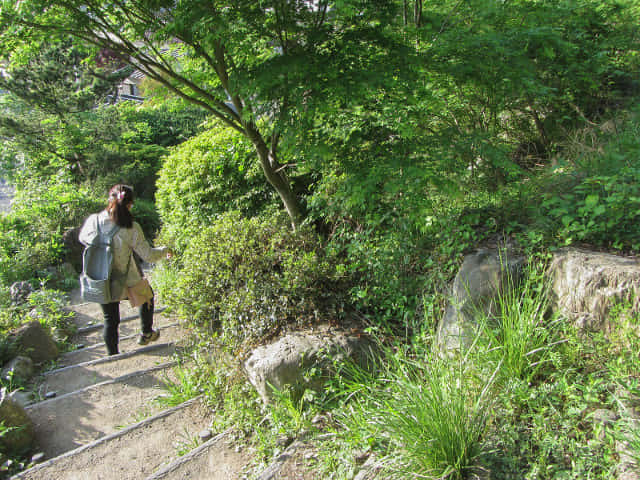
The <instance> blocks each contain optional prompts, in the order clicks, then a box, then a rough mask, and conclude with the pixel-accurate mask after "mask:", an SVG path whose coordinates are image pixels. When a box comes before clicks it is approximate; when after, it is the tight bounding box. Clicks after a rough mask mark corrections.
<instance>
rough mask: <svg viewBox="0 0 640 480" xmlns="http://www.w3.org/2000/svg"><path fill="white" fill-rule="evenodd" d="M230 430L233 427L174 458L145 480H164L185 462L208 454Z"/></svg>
mask: <svg viewBox="0 0 640 480" xmlns="http://www.w3.org/2000/svg"><path fill="white" fill-rule="evenodd" d="M230 431H231V428H229V429H227V430H225V431H224V432H222V433H219V434H218V435H216V436H215V437H213V438H211V439H209V440H207V441H206V442H205V443H203V444H202V445H200V446H198V447H196V448H194V449H193V450H191V451H190V452H189V453H187V454H185V455H183V456H182V457H180V458H178V459H176V460H174V461H173V462H171V463H170V464H169V465H167V466H165V467H163V468H161V469H159V470H157V471H156V472H154V473H153V474H152V475H150V476H148V477H147V478H146V479H145V480H162V479H163V478H165V477H166V476H167V475H170V474H171V473H173V472H174V471H175V470H177V469H178V468H180V467H181V466H183V465H184V464H185V463H188V462H191V461H192V460H193V459H195V458H197V457H199V456H200V455H204V454H206V453H207V452H208V451H209V449H210V448H213V447H215V446H216V445H217V444H218V442H220V441H222V440H223V439H224V437H226V436H227V435H228V434H229V432H230Z"/></svg>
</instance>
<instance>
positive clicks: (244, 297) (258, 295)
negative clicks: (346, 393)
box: [159, 212, 341, 347]
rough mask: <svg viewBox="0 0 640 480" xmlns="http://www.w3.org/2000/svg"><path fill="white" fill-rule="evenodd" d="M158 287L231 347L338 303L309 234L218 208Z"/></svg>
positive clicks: (334, 282)
mask: <svg viewBox="0 0 640 480" xmlns="http://www.w3.org/2000/svg"><path fill="white" fill-rule="evenodd" d="M180 261H181V264H180V265H177V264H176V265H175V266H174V268H176V269H178V270H179V271H178V272H177V273H176V272H174V273H173V274H170V275H171V277H172V278H173V279H175V283H173V284H167V283H164V284H163V282H162V281H161V282H160V285H161V286H160V287H159V293H160V294H161V295H163V298H165V299H166V300H167V302H168V303H169V304H172V305H174V306H176V307H177V308H178V310H179V311H180V313H181V314H182V315H184V316H185V317H187V318H190V319H191V320H192V322H193V323H194V324H195V325H196V326H198V327H200V328H201V329H204V330H206V331H208V332H211V333H214V332H218V333H219V334H220V335H221V337H222V340H223V343H225V344H227V345H229V346H231V347H239V346H241V345H242V344H243V343H245V342H251V341H256V340H258V339H261V338H264V337H267V336H269V335H272V334H274V333H276V332H277V331H278V330H280V329H282V328H284V327H285V326H287V325H301V324H305V323H307V322H309V321H312V320H334V319H335V317H336V315H337V314H338V313H339V310H340V308H341V295H340V291H341V290H340V289H339V285H338V280H339V279H338V278H337V276H336V275H335V268H334V266H333V265H332V262H331V260H330V259H328V258H326V257H325V256H324V254H323V251H322V250H321V248H320V245H319V243H318V241H317V238H316V237H315V236H314V235H313V234H312V233H311V232H310V231H309V230H305V229H302V230H300V231H298V232H296V233H293V232H292V231H291V229H290V227H289V226H288V224H287V222H286V221H285V220H276V219H273V218H269V219H260V218H253V219H244V218H242V217H241V215H240V214H239V213H238V212H229V213H226V214H224V215H221V216H219V217H218V218H217V220H215V221H214V222H212V225H211V226H210V227H207V228H205V229H203V230H202V232H201V233H200V234H199V235H196V236H194V237H193V238H192V239H191V241H190V243H189V247H188V248H187V249H186V251H185V252H184V255H183V256H182V258H181V259H180Z"/></svg>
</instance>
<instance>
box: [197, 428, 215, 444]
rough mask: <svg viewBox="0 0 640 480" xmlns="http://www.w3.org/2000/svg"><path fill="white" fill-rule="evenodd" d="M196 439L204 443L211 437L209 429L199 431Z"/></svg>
mask: <svg viewBox="0 0 640 480" xmlns="http://www.w3.org/2000/svg"><path fill="white" fill-rule="evenodd" d="M198 437H200V440H202V441H203V442H206V441H207V440H209V439H210V438H211V437H213V433H212V432H211V430H209V429H205V430H201V431H200V433H198Z"/></svg>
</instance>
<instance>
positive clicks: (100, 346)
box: [59, 322, 180, 366]
mask: <svg viewBox="0 0 640 480" xmlns="http://www.w3.org/2000/svg"><path fill="white" fill-rule="evenodd" d="M179 326H180V322H173V323H168V324H167V325H163V326H161V327H158V328H157V330H160V331H162V330H165V329H169V328H173V327H179ZM101 327H102V326H101ZM138 335H140V334H139V333H133V334H131V335H125V336H123V337H119V341H120V342H122V341H123V340H130V339H132V338H135V337H137V336H138ZM104 346H105V343H104V342H102V343H96V344H94V345H89V346H88V347H82V348H77V349H76V350H72V351H70V352H64V353H63V354H62V355H60V357H59V358H60V360H61V361H64V358H65V357H70V356H73V355H74V354H77V353H79V352H84V351H88V350H96V349H98V348H104ZM69 366H70V365H69Z"/></svg>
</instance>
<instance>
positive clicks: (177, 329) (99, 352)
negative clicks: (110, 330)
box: [58, 317, 187, 367]
mask: <svg viewBox="0 0 640 480" xmlns="http://www.w3.org/2000/svg"><path fill="white" fill-rule="evenodd" d="M163 320H164V319H162V318H160V317H157V318H156V323H154V328H155V329H157V330H159V331H160V341H162V342H163V343H170V342H177V341H178V340H181V339H183V338H185V336H186V334H187V330H186V329H185V328H184V327H182V326H181V325H180V324H179V323H178V322H173V323H169V324H168V325H163V324H164V321H163ZM158 324H159V325H158ZM138 336H139V332H138V331H137V330H136V333H134V334H133V335H125V336H123V335H120V342H119V348H120V352H121V353H125V352H130V351H132V350H137V349H139V348H140V346H139V345H138V343H137V342H138ZM78 340H80V341H79V342H77V343H82V344H83V345H87V346H85V347H84V348H80V349H78V350H74V351H72V352H67V353H64V354H62V355H60V357H59V358H58V366H59V367H66V366H69V365H75V364H78V363H84V362H88V361H91V360H97V359H99V358H104V357H107V349H106V347H105V345H104V342H99V343H89V342H88V341H86V340H87V339H86V338H85V339H84V340H85V342H84V343H83V342H82V340H81V339H79V338H78ZM92 340H93V341H97V340H102V332H100V338H97V335H94V336H93V338H92Z"/></svg>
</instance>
